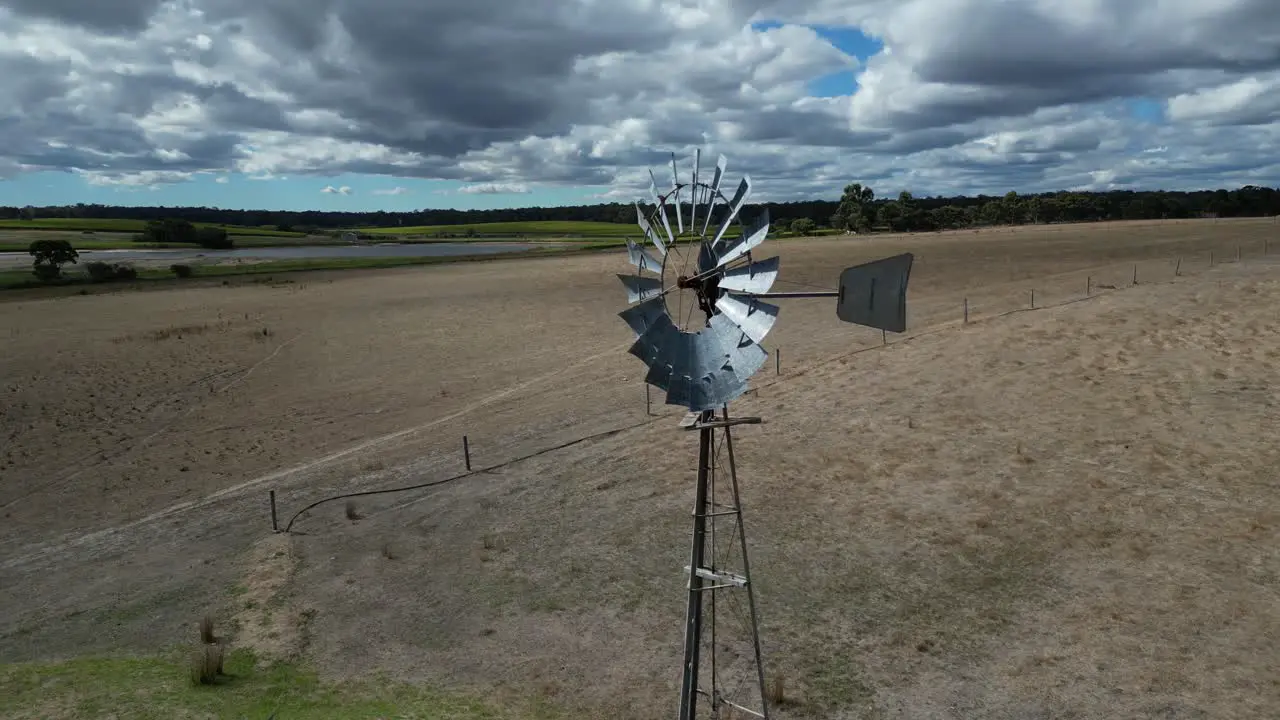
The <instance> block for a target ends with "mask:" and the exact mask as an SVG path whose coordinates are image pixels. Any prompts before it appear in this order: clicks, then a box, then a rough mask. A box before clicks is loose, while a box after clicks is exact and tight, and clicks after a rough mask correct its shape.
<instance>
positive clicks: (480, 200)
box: [0, 171, 606, 212]
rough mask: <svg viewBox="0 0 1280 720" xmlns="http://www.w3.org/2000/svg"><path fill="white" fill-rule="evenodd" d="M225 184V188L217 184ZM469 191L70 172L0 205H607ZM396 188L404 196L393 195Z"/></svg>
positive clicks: (584, 192) (445, 184)
mask: <svg viewBox="0 0 1280 720" xmlns="http://www.w3.org/2000/svg"><path fill="white" fill-rule="evenodd" d="M218 178H225V180H226V182H221V183H220V182H218ZM465 185H466V184H465V183H460V182H456V181H448V180H419V179H414V178H394V177H387V176H380V175H354V174H348V175H336V176H311V175H296V176H284V177H283V178H275V179H271V180H254V179H252V178H250V177H248V176H246V175H241V174H238V173H200V174H197V175H193V176H192V178H191V180H189V181H187V182H178V183H168V184H161V185H155V186H153V187H145V186H128V185H94V184H92V183H90V182H88V180H86V179H85V178H83V177H81V176H80V175H78V174H76V173H72V172H56V171H46V172H34V173H25V174H22V175H19V176H18V177H16V178H14V179H12V180H0V205H8V206H17V207H22V206H25V205H35V206H37V207H40V206H47V205H60V204H64V203H66V202H68V199H69V198H75V200H74V202H78V203H85V204H87V205H92V204H102V205H132V206H171V207H173V206H186V207H201V206H207V207H222V208H247V209H259V210H319V211H325V210H333V211H351V212H364V211H368V212H377V211H378V210H385V211H387V212H405V211H409V210H416V209H419V208H457V209H459V210H469V209H483V208H501V207H516V206H520V207H525V206H539V205H540V206H543V207H552V206H557V205H585V204H590V203H598V202H603V201H602V200H600V199H598V198H594V197H593V196H594V195H597V194H600V193H602V192H605V190H606V188H601V187H572V188H570V187H552V188H539V187H536V186H534V187H531V188H530V190H531V192H528V193H494V194H480V193H477V194H472V193H462V192H459V190H460V189H461V188H462V187H464V186H465ZM326 186H332V187H333V188H342V187H344V186H345V187H348V188H350V190H351V192H350V193H349V194H345V195H344V194H342V193H337V192H333V193H325V192H321V191H322V190H323V189H324V188H325V187H326ZM396 188H402V189H403V190H402V191H399V192H396Z"/></svg>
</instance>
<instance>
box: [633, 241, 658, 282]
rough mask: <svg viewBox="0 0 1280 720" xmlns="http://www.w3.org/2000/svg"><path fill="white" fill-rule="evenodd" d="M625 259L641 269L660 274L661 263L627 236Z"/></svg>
mask: <svg viewBox="0 0 1280 720" xmlns="http://www.w3.org/2000/svg"><path fill="white" fill-rule="evenodd" d="M627 259H629V260H630V261H631V264H632V265H635V266H636V267H637V268H639V269H640V270H641V271H644V270H648V271H649V272H654V273H658V274H659V275H661V274H662V263H660V262H658V261H657V260H656V259H654V257H653V256H652V255H650V254H649V252H648V251H647V250H645V249H644V248H642V247H640V246H639V245H637V244H636V243H635V241H633V240H632V239H631V238H627Z"/></svg>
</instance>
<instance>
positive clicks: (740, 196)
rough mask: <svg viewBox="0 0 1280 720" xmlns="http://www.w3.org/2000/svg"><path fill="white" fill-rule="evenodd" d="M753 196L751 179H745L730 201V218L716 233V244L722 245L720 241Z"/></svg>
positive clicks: (726, 219) (739, 184)
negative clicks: (748, 199)
mask: <svg viewBox="0 0 1280 720" xmlns="http://www.w3.org/2000/svg"><path fill="white" fill-rule="evenodd" d="M750 196H751V178H750V177H743V178H742V180H741V182H739V183H738V190H737V192H735V193H734V194H733V199H732V200H730V201H729V216H728V217H726V218H725V219H724V222H723V223H721V224H720V230H718V231H717V232H716V239H715V244H716V245H719V244H720V239H721V238H723V237H724V234H725V232H726V231H728V229H729V226H730V225H732V224H733V221H734V219H735V218H737V217H738V211H739V210H741V209H742V206H743V205H745V204H746V202H747V198H748V197H750Z"/></svg>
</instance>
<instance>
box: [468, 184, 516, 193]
mask: <svg viewBox="0 0 1280 720" xmlns="http://www.w3.org/2000/svg"><path fill="white" fill-rule="evenodd" d="M458 192H460V193H462V194H463V195H513V194H515V195H520V194H525V193H528V192H530V190H529V187H528V186H527V185H522V184H520V183H479V184H477V185H463V186H462V187H460V188H458Z"/></svg>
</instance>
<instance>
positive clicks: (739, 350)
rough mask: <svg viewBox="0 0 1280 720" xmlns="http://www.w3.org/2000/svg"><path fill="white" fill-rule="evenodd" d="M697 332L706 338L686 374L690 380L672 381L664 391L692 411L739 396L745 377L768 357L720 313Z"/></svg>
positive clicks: (708, 408) (716, 405) (745, 381)
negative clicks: (676, 382) (700, 352)
mask: <svg viewBox="0 0 1280 720" xmlns="http://www.w3.org/2000/svg"><path fill="white" fill-rule="evenodd" d="M699 335H701V336H705V337H706V341H705V342H704V346H703V350H704V352H703V354H702V355H701V356H699V357H698V358H696V360H695V363H694V365H693V366H692V367H691V369H690V372H689V373H688V378H689V379H690V380H691V381H692V382H687V383H678V384H674V385H673V386H672V388H671V389H670V390H669V391H668V393H667V395H668V397H671V396H672V395H673V394H674V395H675V396H676V399H677V400H680V401H682V404H686V405H687V407H689V409H691V410H694V411H698V410H710V409H713V408H717V407H721V406H723V405H724V404H725V403H727V402H729V401H730V400H733V399H735V398H737V397H738V396H740V395H742V393H744V392H746V389H747V379H748V378H750V377H751V375H752V374H754V373H755V372H756V371H757V370H759V369H760V368H761V367H762V366H763V365H764V363H765V361H766V360H767V358H768V353H766V352H765V351H764V349H763V348H761V347H760V346H759V345H757V344H755V343H753V342H751V339H750V338H748V337H747V336H746V335H745V334H744V333H743V332H742V330H740V329H738V327H737V326H736V325H734V324H733V321H731V320H729V319H727V318H726V317H725V316H723V315H715V316H712V318H711V320H710V323H709V324H708V326H707V328H706V329H705V330H703V331H702V332H700V333H699Z"/></svg>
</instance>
